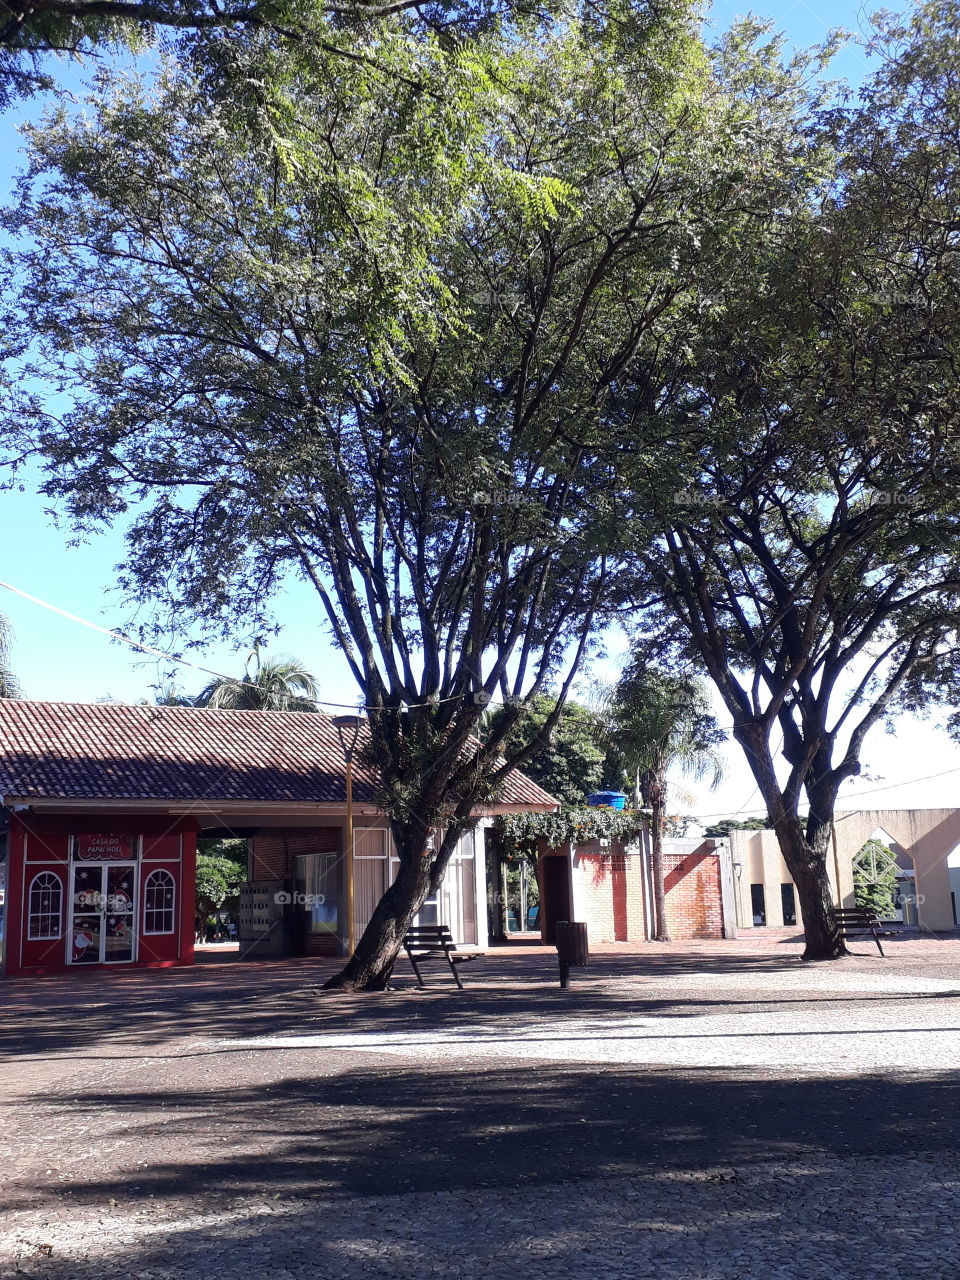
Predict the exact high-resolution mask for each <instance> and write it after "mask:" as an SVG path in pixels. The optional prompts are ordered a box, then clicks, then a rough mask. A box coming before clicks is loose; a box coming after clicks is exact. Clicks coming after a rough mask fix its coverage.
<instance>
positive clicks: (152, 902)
mask: <svg viewBox="0 0 960 1280" xmlns="http://www.w3.org/2000/svg"><path fill="white" fill-rule="evenodd" d="M176 902H177V895H176V888H175V885H174V881H173V876H172V875H171V874H170V872H169V871H151V872H150V874H149V875H148V876H147V882H146V884H145V885H144V890H143V932H144V933H173V931H174V916H175V907H176Z"/></svg>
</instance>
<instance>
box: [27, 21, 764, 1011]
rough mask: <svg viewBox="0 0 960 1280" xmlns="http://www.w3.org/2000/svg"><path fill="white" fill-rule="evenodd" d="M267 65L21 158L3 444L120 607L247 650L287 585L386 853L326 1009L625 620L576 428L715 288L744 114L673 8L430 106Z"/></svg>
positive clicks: (114, 104)
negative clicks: (42, 388)
mask: <svg viewBox="0 0 960 1280" xmlns="http://www.w3.org/2000/svg"><path fill="white" fill-rule="evenodd" d="M386 47H387V46H385V48H386ZM267 54H268V50H266V49H265V50H264V52H263V58H264V65H263V67H262V68H261V70H262V74H261V79H262V80H263V81H264V82H269V83H270V86H271V91H270V97H269V105H270V109H269V110H268V111H265V112H261V111H259V110H257V111H249V112H247V113H246V114H245V112H246V110H247V106H248V104H247V102H246V101H240V102H234V101H231V102H223V101H220V102H216V101H214V102H206V101H204V100H203V99H202V97H201V98H198V96H197V87H196V85H195V84H193V83H185V82H184V80H183V79H182V78H180V77H179V76H178V75H177V74H176V73H175V72H174V71H169V72H167V73H166V75H165V76H163V77H162V78H161V80H160V82H159V85H158V87H157V88H156V89H155V90H153V91H152V92H148V90H147V89H145V88H141V87H138V86H137V85H136V83H134V84H131V85H128V86H124V85H117V84H112V85H108V84H104V85H103V92H102V97H101V100H100V102H99V103H98V104H95V110H94V112H93V114H92V116H91V117H89V118H87V119H85V120H79V121H77V120H73V119H71V118H68V117H67V116H66V115H63V114H61V115H59V116H57V117H56V118H54V119H53V120H52V121H51V122H50V123H49V124H48V125H47V126H46V127H45V128H42V129H38V130H33V131H31V133H30V139H31V144H32V148H33V161H32V173H31V175H30V177H29V179H28V180H26V181H25V182H24V184H23V186H22V189H21V191H20V193H19V196H20V198H19V201H18V205H17V207H16V209H14V210H12V211H10V212H9V213H8V214H7V217H6V226H7V229H8V231H9V232H10V233H12V234H14V235H19V236H21V237H28V238H29V243H26V244H25V246H24V248H23V249H22V251H21V252H20V253H19V254H16V255H11V257H10V270H11V272H13V273H15V274H16V278H17V282H18V284H19V285H20V305H19V306H18V307H17V308H15V312H14V314H11V315H9V316H8V318H7V320H8V323H7V326H6V328H7V331H8V332H10V333H18V334H23V335H25V338H24V341H27V339H28V338H29V337H30V336H32V337H33V340H34V347H33V349H32V350H29V351H25V352H24V355H23V365H24V370H23V371H24V373H26V374H27V375H29V377H30V378H32V379H42V380H44V381H45V382H46V384H47V385H51V384H52V385H57V386H59V387H62V388H63V389H65V390H68V391H69V392H70V393H71V394H72V397H73V404H72V407H71V408H70V409H69V410H67V411H66V412H65V413H61V414H58V415H56V416H55V415H54V414H53V413H52V412H50V411H49V410H48V409H47V407H46V405H45V403H44V402H43V400H42V399H41V398H40V397H39V396H38V395H37V394H36V386H37V383H36V382H35V381H26V382H21V383H20V385H21V387H23V388H25V389H24V391H23V393H22V394H21V395H20V397H19V398H18V399H16V400H15V401H14V402H13V403H12V404H11V405H10V407H9V408H8V411H7V413H6V415H5V421H6V424H7V428H8V430H9V432H10V433H11V434H12V435H17V434H18V433H23V432H26V433H27V435H28V436H30V437H31V439H32V440H33V441H34V442H35V444H36V446H37V447H39V449H40V450H41V451H42V452H43V454H44V455H45V456H46V458H47V460H48V463H49V466H50V469H51V471H50V478H49V480H48V482H47V484H46V486H45V488H46V490H47V491H48V492H49V493H51V494H54V495H56V496H57V497H59V498H60V499H62V501H63V503H64V504H65V505H66V507H67V508H68V509H69V510H70V511H71V512H72V514H73V517H74V519H75V520H76V521H77V522H78V523H79V525H80V526H81V527H93V528H96V527H99V526H100V525H101V524H102V523H104V522H110V521H112V520H114V519H116V518H117V517H118V516H120V515H122V514H123V513H124V512H125V511H127V509H128V507H129V505H130V504H131V503H135V504H136V507H135V510H133V511H132V513H131V524H130V529H129V544H130V546H129V565H128V568H127V570H126V571H125V574H124V578H123V582H124V584H125V586H126V587H127V588H128V589H129V591H130V592H131V594H132V596H134V597H135V598H136V599H137V600H138V601H139V600H143V599H153V600H154V601H157V602H158V603H159V605H160V606H161V607H163V606H168V609H167V612H169V613H171V614H172V615H173V616H174V617H178V618H181V619H182V618H190V619H200V620H203V619H205V620H207V621H208V622H209V623H210V624H211V626H218V625H219V626H222V627H225V628H227V629H233V628H237V627H240V628H243V629H245V630H247V629H251V630H255V633H256V632H261V631H262V630H263V626H264V623H263V618H262V615H263V612H264V609H265V602H266V601H267V599H268V598H269V596H270V594H271V593H272V592H273V591H274V590H275V588H276V587H277V586H278V585H279V584H280V583H281V582H282V581H283V580H284V578H285V576H286V575H288V574H290V573H299V574H300V575H301V576H302V577H303V578H304V579H306V581H307V582H308V583H310V584H311V585H312V586H313V587H314V588H315V591H316V594H317V598H318V602H319V604H320V606H321V608H322V610H323V611H324V614H325V616H326V619H327V621H328V624H329V627H330V630H331V633H332V635H333V637H334V639H335V641H336V643H337V644H338V645H339V647H340V648H341V649H342V651H343V653H344V655H345V656H346V659H347V661H348V663H349V665H350V669H351V671H352V672H353V674H354V676H355V678H356V681H357V683H358V686H359V688H360V691H361V695H362V699H363V702H364V704H365V706H366V709H367V714H368V720H369V740H368V744H367V746H366V748H365V750H366V752H367V754H368V757H369V761H370V763H371V765H372V766H373V767H374V768H375V769H376V770H377V771H378V772H379V775H380V778H381V780H382V793H381V802H382V805H383V807H384V809H385V810H386V812H387V813H388V814H389V815H390V820H391V825H392V831H393V837H394V841H395V845H396V850H397V854H398V858H399V872H398V875H397V878H396V881H395V882H394V884H393V885H392V886H391V887H390V889H389V890H388V891H387V893H386V895H385V897H384V899H383V901H382V902H381V903H380V905H379V906H378V908H377V909H376V911H375V913H374V915H373V918H372V920H371V921H370V924H369V926H368V927H367V929H366V930H365V932H364V934H363V936H362V938H361V939H360V942H359V944H358V946H357V950H356V954H355V955H354V956H353V957H352V958H351V959H350V961H349V963H348V965H347V966H346V968H345V970H344V972H343V973H342V974H341V975H340V977H339V978H338V979H337V981H338V982H339V983H341V984H345V985H346V984H352V985H356V986H361V987H376V986H382V985H383V983H384V982H385V981H386V980H387V977H388V975H389V972H390V968H391V965H392V962H393V959H394V957H395V954H396V952H397V949H398V947H399V945H400V942H401V939H402V937H403V934H404V932H405V930H406V927H407V925H408V924H409V921H410V920H411V918H412V917H413V915H414V914H415V913H416V911H417V909H418V908H419V906H420V904H421V902H422V901H423V900H424V898H425V897H426V896H427V894H428V893H430V892H431V891H433V890H435V889H436V887H437V885H438V883H439V881H440V878H441V877H442V875H443V872H444V870H445V867H446V864H447V861H448V859H449V857H450V854H451V852H452V850H453V848H454V847H455V845H456V842H457V841H458V839H459V837H460V835H461V834H462V832H463V831H464V830H465V829H466V828H467V827H468V826H469V825H470V824H471V822H473V821H474V816H473V815H474V814H475V812H476V809H477V806H478V805H479V804H481V803H483V802H484V801H488V800H491V799H493V798H494V797H495V795H496V793H497V789H498V787H499V786H500V785H501V784H502V782H503V779H504V777H505V775H506V773H507V771H508V770H509V769H510V768H511V767H512V766H513V765H515V764H517V763H518V762H520V763H522V761H523V760H524V759H525V758H526V757H527V756H528V755H529V747H523V746H521V747H519V748H516V749H511V748H509V747H508V746H507V744H508V738H509V733H510V729H511V727H512V725H513V723H514V722H515V720H517V719H518V718H519V717H520V716H521V715H522V714H523V713H524V707H525V705H527V704H528V703H529V702H530V701H532V700H534V699H536V698H537V697H538V696H540V695H541V694H543V693H544V692H545V691H546V690H547V689H551V690H553V691H554V694H555V696H556V703H555V708H554V710H553V712H551V714H550V715H549V716H548V717H547V722H546V724H545V726H544V727H545V730H547V731H549V728H550V723H551V721H552V720H554V719H555V718H559V716H560V714H561V712H562V707H563V703H564V699H565V697H566V694H567V692H568V690H569V688H570V683H571V681H572V679H573V677H574V674H575V673H576V670H577V668H578V666H579V664H580V662H581V661H582V659H583V657H584V655H585V654H586V653H587V652H588V649H589V646H590V644H591V638H592V637H594V636H595V635H596V634H597V633H598V632H599V631H600V630H601V629H602V627H603V624H604V620H605V618H606V617H607V616H608V611H609V610H610V609H611V608H613V607H614V606H618V605H620V604H621V603H622V599H623V595H622V592H621V593H620V594H617V590H616V588H617V584H618V581H619V569H620V566H621V562H622V552H623V544H624V539H625V537H626V535H627V533H628V531H629V516H630V511H629V510H627V509H626V508H624V507H623V505H622V502H621V496H620V487H619V482H618V477H617V474H616V471H615V469H614V467H613V466H612V464H611V460H610V457H609V453H608V442H607V430H606V415H605V413H604V406H605V404H606V402H607V400H608V398H609V396H610V394H611V388H612V387H613V386H614V385H615V384H616V383H617V381H618V380H619V379H621V378H622V377H623V376H624V373H625V371H626V370H628V369H633V370H636V369H638V368H642V367H643V366H644V365H645V364H650V365H651V366H653V365H654V364H655V363H656V360H657V359H658V358H659V353H660V350H661V347H662V345H663V344H664V342H665V341H666V340H667V339H666V338H665V333H667V332H668V330H669V327H670V323H671V316H672V314H673V310H674V308H675V307H676V306H677V305H678V302H679V300H680V299H682V298H683V297H684V296H685V294H686V293H687V292H688V291H689V290H690V289H691V288H692V287H693V285H694V282H695V280H696V278H697V276H698V273H699V272H700V270H701V263H702V261H703V259H704V257H705V256H706V257H717V256H724V255H726V256H728V257H730V258H731V259H732V258H733V257H735V255H736V252H737V247H736V242H737V234H738V220H740V219H749V218H750V217H752V216H753V215H752V203H753V200H754V191H753V187H752V183H753V179H752V177H751V171H750V169H749V167H748V165H747V161H746V157H747V156H749V157H750V164H751V165H755V164H756V163H757V160H758V157H760V158H761V159H762V158H763V157H764V156H765V155H766V152H765V151H764V148H763V147H762V146H761V145H760V143H761V140H762V135H763V134H764V130H765V128H766V125H765V123H764V112H763V110H761V108H760V107H759V106H758V104H759V103H762V102H764V100H765V95H766V92H767V90H766V87H765V86H764V85H763V84H761V85H759V86H758V89H757V93H756V94H755V95H754V96H753V97H752V98H751V99H750V100H748V101H745V102H740V101H735V100H734V98H733V95H732V94H731V93H730V92H729V91H728V89H727V87H726V86H724V84H723V83H721V82H720V81H719V80H718V79H717V78H716V77H715V76H714V75H713V74H712V72H711V68H710V66H709V62H708V59H707V57H706V55H705V52H704V50H703V48H702V46H701V44H700V43H699V41H698V39H697V37H696V34H695V31H694V30H693V27H692V25H691V19H690V15H689V14H688V13H687V12H686V11H685V10H684V9H683V8H682V7H678V6H672V7H666V8H664V7H660V6H656V7H653V8H651V9H650V10H649V11H647V10H644V9H637V10H636V11H635V12H634V13H633V14H632V15H631V21H630V22H628V23H621V24H617V25H615V26H613V27H611V29H610V30H609V31H607V32H600V33H598V32H597V31H595V30H592V29H590V27H589V24H586V25H584V24H572V25H569V26H557V27H556V28H555V29H554V30H552V31H551V32H550V33H549V34H547V35H544V36H543V37H541V38H540V39H538V40H531V41H530V42H529V43H527V44H526V45H521V44H519V43H518V42H516V41H512V40H509V39H504V40H499V39H497V38H494V37H490V38H488V39H486V40H478V41H477V42H476V43H475V44H474V45H472V46H471V49H470V52H469V54H463V55H462V56H461V57H460V59H459V62H458V64H457V67H458V70H457V74H456V75H451V74H450V66H449V63H448V61H443V62H437V63H436V65H435V66H434V67H433V68H432V74H433V75H434V80H433V82H432V83H433V84H434V86H435V90H436V92H433V91H431V92H430V93H424V92H423V90H422V87H421V86H418V85H411V84H408V83H407V82H405V81H403V80H398V79H397V78H396V77H383V76H379V75H374V74H371V73H370V72H369V71H368V69H366V68H364V67H360V66H358V67H356V68H354V69H353V70H349V69H348V71H347V72H345V71H344V70H343V66H342V64H340V63H338V64H337V69H336V73H335V74H334V73H333V72H332V71H331V70H330V69H329V67H327V64H325V63H324V61H323V58H322V57H321V56H320V54H316V61H315V63H314V64H312V66H311V68H310V74H309V75H307V74H306V73H305V70H304V62H303V59H302V58H299V59H298V60H297V61H296V63H294V64H293V67H294V69H293V70H291V69H290V67H289V66H288V65H287V64H285V63H284V62H283V58H282V55H281V54H280V53H277V52H276V51H273V53H272V54H270V58H272V61H270V59H269V58H268V56H267ZM325 67H327V69H326V71H325V70H324V68H325ZM421 73H422V74H427V70H426V69H425V68H424V66H423V63H421ZM745 121H746V122H750V121H752V122H753V123H752V124H751V125H750V128H749V129H745V127H744V122H745ZM774 132H775V133H776V134H777V137H776V138H775V139H774V142H773V143H771V146H770V148H768V150H769V151H770V152H771V154H773V153H776V155H777V157H778V163H779V156H780V151H781V148H780V146H779V131H778V130H774ZM731 166H736V167H737V169H738V171H742V175H743V176H742V179H741V180H740V181H738V182H737V183H736V184H733V183H732V182H731V180H730V176H729V174H730V170H731ZM58 408H59V406H58ZM651 465H656V459H655V458H651ZM495 696H498V697H499V698H500V699H502V701H503V702H504V703H505V706H506V710H505V712H504V713H503V715H502V718H501V720H500V722H499V724H498V727H497V730H496V732H494V733H491V734H489V735H488V736H487V737H486V738H485V739H484V740H483V741H482V742H478V741H477V739H476V737H475V736H474V734H475V730H476V729H477V727H478V723H479V719H480V717H481V715H482V713H483V710H484V707H485V706H486V705H487V703H488V702H489V700H490V699H491V698H493V697H495ZM505 748H506V755H505V756H504V755H503V754H502V753H503V752H504V749H505ZM437 831H438V832H440V833H442V834H441V835H440V836H439V838H435V839H434V838H433V833H434V832H437Z"/></svg>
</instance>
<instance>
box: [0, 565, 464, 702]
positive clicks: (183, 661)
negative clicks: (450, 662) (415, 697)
mask: <svg viewBox="0 0 960 1280" xmlns="http://www.w3.org/2000/svg"><path fill="white" fill-rule="evenodd" d="M0 587H3V588H4V589H5V590H6V591H12V592H13V594H14V595H17V596H22V597H23V599H24V600H29V601H30V603H31V604H37V605H39V606H40V607H41V609H49V611H50V612H51V613H56V614H58V615H59V616H60V617H61V618H68V619H69V620H70V621H71V622H76V623H79V625H80V626H81V627H89V629H90V630H91V631H97V632H99V633H100V635H103V636H109V637H110V638H111V640H119V641H121V642H122V643H123V644H127V645H130V647H131V648H133V649H139V650H140V652H141V653H151V654H153V655H154V656H155V657H157V658H165V659H166V660H167V661H168V662H175V663H177V664H178V665H179V666H181V667H190V669H191V670H193V671H201V672H203V674H204V675H207V676H214V677H215V678H216V679H217V680H230V681H234V680H235V679H236V677H235V676H228V675H226V674H225V673H224V672H223V671H215V670H214V669H213V668H212V667H203V666H201V665H200V664H199V663H197V662H191V661H190V660H189V658H181V657H179V656H178V655H177V654H175V653H168V652H167V651H166V650H165V649H155V648H154V647H153V645H149V644H143V643H142V642H141V641H140V640H134V638H133V637H132V636H128V635H126V634H125V633H124V632H122V631H113V630H111V629H110V628H109V627H101V626H100V625H99V624H98V623H96V622H90V621H89V619H87V618H81V617H80V616H79V615H78V614H76V613H70V612H69V611H68V610H66V609H61V608H60V606H59V605H56V604H51V603H50V602H49V601H48V600H41V599H40V597H39V596H33V595H31V594H30V592H29V591H24V590H22V589H21V588H20V587H15V586H14V585H13V584H12V583H10V582H3V581H2V580H0ZM301 701H303V702H310V703H312V704H313V706H315V707H335V708H337V709H338V710H341V709H343V710H347V711H380V710H382V708H381V707H367V706H363V705H362V704H361V705H360V706H358V705H357V704H356V703H355V702H330V701H328V700H327V699H325V698H307V697H304V698H302V699H301ZM457 701H459V695H458V696H453V697H449V698H437V699H435V700H434V701H433V702H408V703H406V706H407V707H429V706H435V705H437V703H440V702H457Z"/></svg>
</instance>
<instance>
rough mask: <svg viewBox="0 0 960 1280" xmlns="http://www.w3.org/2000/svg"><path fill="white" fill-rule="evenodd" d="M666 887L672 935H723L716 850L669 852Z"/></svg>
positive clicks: (714, 936)
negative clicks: (711, 851)
mask: <svg viewBox="0 0 960 1280" xmlns="http://www.w3.org/2000/svg"><path fill="white" fill-rule="evenodd" d="M663 887H664V889H665V890H666V897H667V927H668V928H669V930H670V937H671V938H722V937H723V905H722V899H721V889H720V859H719V858H718V857H717V855H716V854H715V853H684V854H679V853H673V854H671V853H665V854H664V855H663Z"/></svg>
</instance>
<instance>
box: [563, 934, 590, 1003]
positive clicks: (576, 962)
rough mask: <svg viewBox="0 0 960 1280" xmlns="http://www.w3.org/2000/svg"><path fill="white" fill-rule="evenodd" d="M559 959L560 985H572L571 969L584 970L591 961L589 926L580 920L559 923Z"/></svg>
mask: <svg viewBox="0 0 960 1280" xmlns="http://www.w3.org/2000/svg"><path fill="white" fill-rule="evenodd" d="M557 959H558V960H559V962H560V985H561V987H567V986H569V985H570V969H571V967H573V966H576V967H577V968H582V967H583V966H584V965H586V964H588V963H589V961H590V950H589V947H588V945H587V926H586V925H585V924H582V923H581V922H580V921H579V920H558V921H557Z"/></svg>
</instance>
